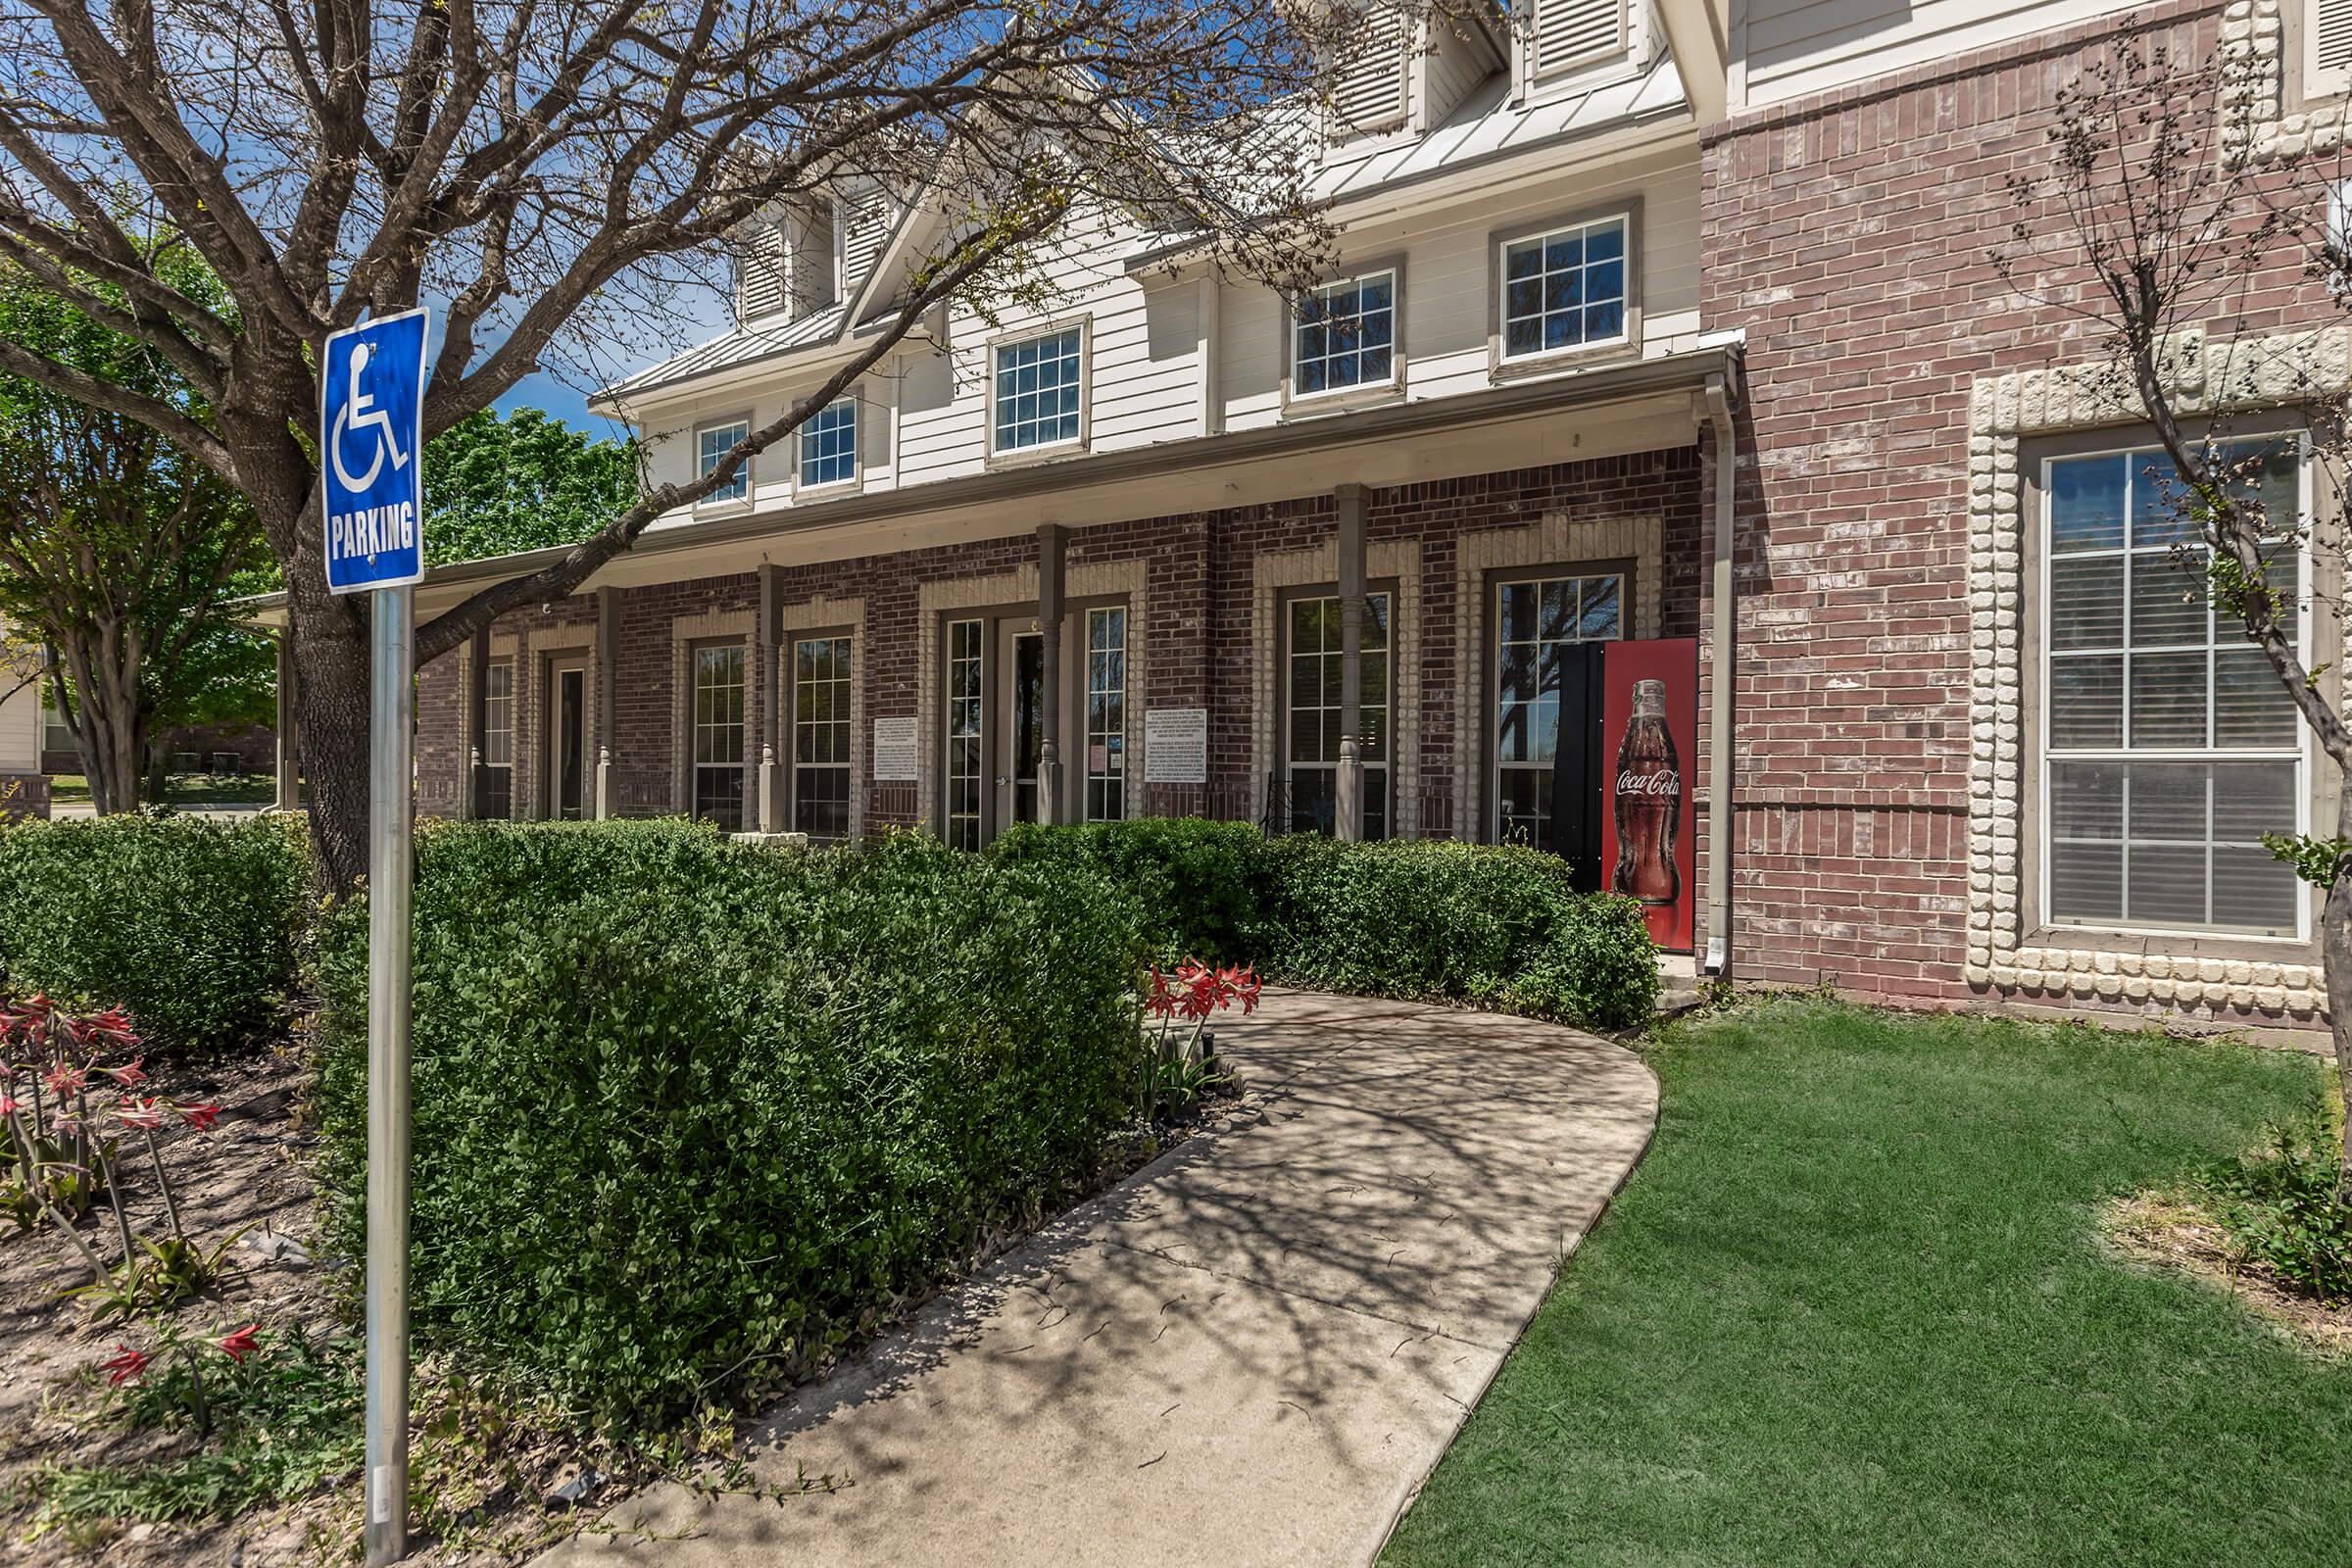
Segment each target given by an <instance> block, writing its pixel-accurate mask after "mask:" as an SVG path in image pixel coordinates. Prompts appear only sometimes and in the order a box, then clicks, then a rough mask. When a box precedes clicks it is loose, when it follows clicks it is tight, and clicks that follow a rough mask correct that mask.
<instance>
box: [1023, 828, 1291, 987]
mask: <svg viewBox="0 0 2352 1568" xmlns="http://www.w3.org/2000/svg"><path fill="white" fill-rule="evenodd" d="M989 848H990V853H991V854H992V855H994V856H995V857H996V858H998V859H1001V860H1005V861H1013V862H1019V863H1025V864H1026V863H1036V864H1051V865H1055V866H1065V865H1066V866H1082V867H1087V868H1090V869H1093V870H1096V871H1100V872H1102V873H1103V875H1105V876H1107V877H1109V878H1110V880H1111V881H1112V882H1114V883H1116V884H1118V885H1119V886H1121V887H1124V888H1126V889H1127V890H1128V891H1129V892H1130V893H1132V894H1133V895H1134V896H1135V898H1136V901H1137V902H1138V904H1139V905H1140V906H1141V907H1142V909H1143V918H1144V939H1145V941H1146V942H1147V943H1149V944H1150V946H1151V948H1152V955H1153V956H1155V957H1157V958H1159V959H1161V960H1162V961H1164V962H1175V961H1177V960H1180V959H1183V958H1185V957H1189V956H1194V955H1200V956H1209V957H1213V956H1219V955H1225V956H1237V955H1240V954H1244V953H1247V952H1249V951H1250V948H1251V945H1252V944H1253V943H1254V942H1255V941H1256V939H1257V931H1258V925H1259V921H1260V908H1261V907H1262V905H1263V903H1264V900H1265V891H1266V875H1267V869H1268V865H1267V850H1268V841H1267V839H1266V836H1265V835H1264V834H1263V833H1260V832H1259V831H1258V830H1257V829H1256V828H1254V827H1252V826H1250V824H1249V823H1247V822H1210V821H1206V820H1203V819H1201V818H1200V817H1144V818H1141V819H1139V820H1136V821H1133V822H1090V823H1088V824H1086V825H1085V826H1083V827H1038V826H1035V825H1033V824H1028V823H1023V824H1021V825H1019V826H1016V827H1012V828H1008V829H1006V830H1005V832H1004V833H1002V834H1000V835H999V836H998V838H997V839H996V841H995V843H993V844H992V845H991V846H990V847H989Z"/></svg>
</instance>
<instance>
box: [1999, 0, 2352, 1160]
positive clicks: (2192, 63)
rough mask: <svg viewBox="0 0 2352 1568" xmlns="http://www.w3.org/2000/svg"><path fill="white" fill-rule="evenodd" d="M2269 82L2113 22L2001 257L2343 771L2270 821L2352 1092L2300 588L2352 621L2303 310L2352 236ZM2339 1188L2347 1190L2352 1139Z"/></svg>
mask: <svg viewBox="0 0 2352 1568" xmlns="http://www.w3.org/2000/svg"><path fill="white" fill-rule="evenodd" d="M2276 92H2277V82H2276V81H2275V80H2274V79H2271V78H2269V77H2267V76H2266V74H2265V73H2264V72H2263V69H2262V67H2261V66H2260V64H2259V62H2256V61H2252V60H2249V59H2246V58H2243V57H2240V56H2235V55H2230V54H2221V55H2216V56H2212V57H2206V56H2202V55H2199V56H2194V57H2184V56H2182V55H2180V54H2179V53H2176V52H2174V51H2173V50H2171V49H2169V48H2168V47H2167V46H2166V44H2165V43H2164V42H2163V41H2162V38H2161V37H2160V36H2156V35H2147V36H2139V37H2132V38H2127V39H2124V40H2121V41H2119V42H2118V43H2117V44H2116V45H2114V46H2113V47H2112V48H2111V49H2110V51H2109V52H2107V53H2106V54H2105V55H2103V56H2101V57H2099V58H2097V59H2094V60H2093V61H2092V62H2091V63H2090V64H2088V65H2087V66H2086V67H2085V69H2084V71H2083V72H2082V75H2081V77H2080V78H2079V79H2078V80H2077V81H2075V82H2074V83H2073V84H2071V85H2069V86H2068V87H2066V88H2065V89H2063V90H2062V91H2061V92H2060V93H2059V95H2058V97H2057V99H2056V102H2055V113H2054V119H2053V123H2052V125H2051V128H2050V132H2049V152H2050V164H2049V172H2046V173H2044V174H2040V175H2036V176H2033V177H2016V178H2013V179H2011V181H2010V182H2009V193H2010V196H2011V199H2012V201H2013V204H2014V224H2013V228H2012V233H2011V239H2010V242H2009V243H2008V244H2007V245H2005V246H2003V247H2001V248H2000V249H1998V250H1997V251H1995V253H1994V255H1993V261H1994V264H1995V265H1996V267H1997V268H1998V269H1999V270H2000V272H2001V274H2002V276H2003V277H2004V278H2005V279H2006V280H2007V281H2008V282H2009V284H2010V285H2011V287H2012V288H2013V289H2015V290H2016V291H2017V292H2018V293H2020V294H2021V295H2024V296H2025V297H2027V298H2029V299H2031V300H2034V302H2036V303H2038V304H2041V305H2044V306H2047V307H2050V308H2051V309H2053V310H2054V311H2055V312H2057V313H2059V314H2060V315H2062V316H2065V317H2071V318H2073V319H2075V320H2076V321H2077V322H2078V323H2079V324H2080V325H2081V326H2082V328H2083V336H2084V340H2085V342H2086V344H2087V346H2089V347H2091V348H2092V349H2094V350H2096V351H2098V352H2099V353H2100V354H2101V355H2102V356H2103V357H2102V359H2101V360H2100V361H2099V362H2098V365H2097V368H2096V369H2095V370H2094V371H2093V372H2092V374H2091V377H2090V381H2089V387H2088V390H2090V391H2091V392H2092V394H2093V396H2094V397H2095V399H2096V400H2097V402H2098V403H2099V404H2100V405H2102V406H2104V407H2106V408H2108V409H2110V410H2112V411H2113V412H2114V413H2115V414H2116V416H2117V417H2118V418H2119V419H2131V418H2139V419H2144V420H2145V421H2146V422H2147V424H2148V425H2149V426H2150V427H2151V428H2152V430H2153V432H2154V438H2155V445H2156V447H2157V448H2158V449H2159V450H2160V452H2161V454H2162V456H2161V460H2160V461H2157V462H2152V463H2149V464H2147V465H2144V466H2143V468H2142V471H2141V472H2140V473H2139V474H2138V475H2137V476H2136V478H2137V480H2138V481H2139V482H2141V483H2142V484H2144V485H2145V487H2146V491H2147V493H2148V494H2150V495H2151V496H2152V497H2154V498H2155V505H2156V509H2157V510H2158V512H2159V514H2160V516H2159V517H2158V519H2157V522H2158V524H2159V526H2158V531H2159V532H2161V533H2162V534H2164V535H2165V536H2168V537H2170V538H2172V539H2173V540H2175V541H2176V542H2175V543H2173V544H2172V546H2171V549H2170V556H2171V559H2172V561H2173V563H2174V564H2176V565H2177V567H2178V568H2179V570H2180V572H2181V573H2182V596H2183V597H2184V598H2185V599H2187V600H2189V601H2191V602H2194V603H2196V604H2199V605H2203V604H2206V603H2210V604H2211V605H2212V606H2213V607H2214V610H2215V612H2216V613H2217V614H2218V615H2219V616H2220V617H2221V622H2222V623H2223V624H2226V625H2229V626H2230V627H2231V628H2232V629H2233V630H2234V631H2236V632H2242V634H2243V635H2244V637H2245V639H2246V641H2247V642H2248V643H2249V644H2250V645H2252V646H2253V647H2254V648H2257V649H2260V650H2261V652H2262V654H2263V656H2264V658H2265V660H2266V661H2267V662H2268V664H2269V666H2270V670H2271V672H2272V673H2273V674H2274V675H2275V676H2276V677H2277V679H2278V683H2279V687H2280V689H2281V690H2280V696H2279V700H2280V702H2281V703H2283V704H2287V705H2291V708H2292V711H2293V712H2294V713H2295V715H2296V716H2297V719H2298V721H2299V723H2300V725H2301V726H2302V727H2303V728H2305V729H2307V730H2308V731H2309V733H2310V736H2311V738H2312V740H2313V742H2314V744H2315V745H2316V748H2317V750H2318V753H2319V755H2320V758H2321V760H2322V765H2323V766H2324V767H2326V768H2327V769H2328V770H2330V771H2331V772H2332V774H2333V777H2334V781H2335V784H2336V788H2335V790H2334V791H2333V792H2332V793H2333V794H2334V796H2335V799H2336V801H2337V803H2338V804H2337V811H2338V818H2337V821H2336V823H2335V824H2334V829H2333V831H2332V832H2327V831H2325V830H2323V831H2320V832H2315V833H2310V834H2295V833H2286V832H2272V833H2266V834H2265V835H2264V838H2263V842H2264V843H2265V845H2266V846H2268V847H2269V848H2270V850H2271V852H2272V854H2273V855H2275V856H2277V857H2278V858H2279V859H2282V860H2286V861H2288V862H2289V863H2291V864H2292V865H2293V866H2294V868H2295V870H2296V872H2297V874H2298V875H2299V876H2301V877H2302V878H2303V879H2304V880H2306V881H2308V882H2312V883H2314V884H2316V885H2318V886H2320V887H2322V888H2324V889H2326V890H2327V891H2326V900H2325V904H2324V909H2323V914H2322V919H2321V949H2322V957H2323V965H2324V969H2325V974H2326V983H2327V995H2328V998H2329V1004H2330V1005H2329V1018H2330V1021H2331V1025H2332V1030H2333V1036H2334V1047H2335V1059H2336V1069H2337V1073H2338V1075H2339V1077H2340V1079H2341V1081H2342V1083H2343V1086H2344V1088H2345V1090H2346V1091H2347V1094H2348V1096H2352V790H2346V789H2345V788H2344V783H2345V773H2346V770H2347V769H2348V768H2352V722H2347V717H2346V712H2345V708H2344V692H2343V688H2342V684H2341V682H2340V681H2339V680H2338V679H2337V678H2335V675H2334V672H2333V671H2332V670H2331V669H2330V668H2329V667H2328V665H2327V663H2325V662H2316V655H2315V649H2314V647H2313V646H2311V645H2310V644H2308V643H2307V642H2306V641H2305V640H2304V639H2303V638H2302V637H2301V635H2300V627H2301V623H2302V609H2303V607H2304V606H2305V605H2309V606H2311V607H2312V608H2313V611H2314V614H2313V617H2312V619H2313V624H2314V626H2315V627H2319V626H2324V625H2326V624H2327V621H2328V619H2329V617H2332V618H2333V621H2334V623H2335V625H2336V626H2337V627H2339V628H2340V627H2341V625H2342V617H2343V608H2344V601H2343V598H2342V594H2343V585H2344V584H2345V582H2346V581H2347V580H2348V579H2347V576H2346V573H2347V569H2348V568H2352V557H2348V552H2347V548H2346V545H2347V537H2346V533H2345V526H2344V508H2343V505H2342V501H2343V492H2342V486H2343V479H2344V475H2345V473H2346V471H2347V463H2348V461H2352V441H2348V440H2347V430H2346V424H2345V418H2344V416H2345V412H2346V411H2345V408H2344V396H2345V392H2346V385H2345V383H2344V380H2343V377H2342V376H2340V375H2338V374H2334V373H2329V372H2326V371H2325V370H2324V367H2323V364H2322V361H2321V358H2320V357H2319V356H2317V355H2315V354H2313V353H2312V352H2311V345H2312V343H2313V341H2314V340H2313V338H2312V336H2311V334H2310V331H2309V329H2310V328H2312V327H2315V326H2320V325H2326V324H2328V322H2329V321H2330V319H2331V318H2332V319H2341V318H2342V313H2343V312H2344V310H2345V309H2346V307H2347V305H2348V304H2352V286H2347V285H2352V253H2347V251H2346V248H2345V244H2344V238H2343V235H2342V232H2341V223H2340V221H2339V220H2335V219H2331V218H2330V216H2329V215H2330V204H2331V201H2332V200H2333V199H2334V197H2333V192H2334V191H2335V190H2336V189H2337V188H2338V180H2339V177H2340V174H2339V171H2338V170H2337V168H2336V167H2335V164H2336V160H2335V159H2334V158H2332V157H2326V158H2323V157H2320V156H2317V155H2310V154H2306V155H2302V156H2297V157H2278V156H2271V157H2258V156H2257V152H2258V150H2259V149H2260V140H2259V137H2258V134H2257V133H2258V131H2259V129H2260V119H2261V117H2262V115H2263V114H2264V113H2265V109H2266V105H2268V104H2270V103H2271V102H2272V101H2273V95H2275V94H2276ZM2298 329H2299V330H2298ZM2282 424H2283V425H2287V426H2292V427H2293V429H2294V434H2293V435H2292V436H2291V437H2289V438H2282V437H2281V434H2280V431H2281V427H2282ZM2305 450H2307V451H2308V453H2309V456H2310V461H2309V463H2308V465H2307V470H2308V472H2309V474H2310V476H2311V481H2310V490H2311V493H2312V497H2311V502H2310V504H2308V505H2307V504H2306V502H2305V500H2304V499H2303V496H2302V493H2301V492H2302V489H2303V486H2302V485H2301V484H2300V483H2299V482H2298V473H2297V467H2298V464H2299V463H2301V458H2302V451H2305ZM2305 563H2308V564H2309V565H2310V570H2309V571H2308V572H2306V571H2305V570H2304V569H2303V566H2304V564H2305ZM2135 602H2136V601H2135ZM2318 641H2319V639H2317V638H2314V639H2312V642H2315V643H2316V642H2318ZM2337 1195H2338V1198H2339V1200H2340V1201H2345V1202H2347V1203H2352V1144H2348V1145H2347V1147H2346V1149H2345V1152H2344V1153H2343V1157H2342V1163H2341V1165H2340V1168H2339V1174H2338V1184H2337Z"/></svg>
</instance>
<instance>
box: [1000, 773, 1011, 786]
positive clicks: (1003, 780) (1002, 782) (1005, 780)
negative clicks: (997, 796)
mask: <svg viewBox="0 0 2352 1568" xmlns="http://www.w3.org/2000/svg"><path fill="white" fill-rule="evenodd" d="M1011 782H1012V780H1010V779H1009V778H1006V777H1005V775H1004V774H1002V773H999V774H998V775H997V788H999V789H1003V788H1004V787H1005V785H1007V784H1009V783H1011Z"/></svg>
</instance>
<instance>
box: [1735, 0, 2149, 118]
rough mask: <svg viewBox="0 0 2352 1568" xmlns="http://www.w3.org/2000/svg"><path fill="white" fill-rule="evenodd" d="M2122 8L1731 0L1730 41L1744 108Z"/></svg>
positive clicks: (2082, 2)
mask: <svg viewBox="0 0 2352 1568" xmlns="http://www.w3.org/2000/svg"><path fill="white" fill-rule="evenodd" d="M2132 9H2134V7H2133V5H2132V3H2131V0H1733V6H1732V48H1733V53H1734V55H1735V56H1736V57H1737V59H1738V60H1740V61H1743V62H1744V64H1745V67H1746V80H1747V97H1746V103H1747V106H1748V107H1751V108H1752V107H1756V106H1760V105H1763V104H1771V103H1780V102H1784V101H1786V100H1788V99H1790V98H1798V97H1802V96H1804V95H1805V94H1807V93H1812V92H1819V91H1821V90H1823V89H1824V88H1828V87H1838V86H1843V85H1845V84H1847V83H1849V82H1855V81H1862V80H1866V79H1868V78H1869V77H1872V76H1881V75H1885V74H1887V73H1889V72H1895V71H1901V70H1903V69H1905V68H1906V67H1910V66H1917V65H1923V64H1926V63H1928V62H1930V61H1935V60H1940V59H1944V58H1946V57H1948V56H1951V55H1954V54H1958V53H1960V52H1961V51H1963V50H1968V49H1981V48H1983V47H1985V45H1987V44H1992V43H1999V42H2001V41H2003V40H2004V39H2009V38H2022V37H2026V36H2028V35H2030V34H2033V33H2037V32H2047V31H2050V30H2051V29H2053V28H2057V27H2064V26H2068V25H2072V24H2074V23H2078V22H2083V21H2087V20H2089V19H2090V18H2092V17H2097V16H2102V15H2105V14H2106V13H2109V12H2117V11H2129V10H2132ZM1737 74H1738V73H1735V76H1737ZM1733 107H1734V108H1735V109H1736V108H1739V107H1740V105H1737V104H1735V105H1734V106H1733Z"/></svg>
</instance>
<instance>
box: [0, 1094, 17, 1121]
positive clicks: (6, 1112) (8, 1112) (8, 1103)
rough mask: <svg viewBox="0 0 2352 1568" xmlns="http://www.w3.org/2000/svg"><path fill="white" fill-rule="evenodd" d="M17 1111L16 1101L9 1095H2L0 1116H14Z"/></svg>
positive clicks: (0, 1096)
mask: <svg viewBox="0 0 2352 1568" xmlns="http://www.w3.org/2000/svg"><path fill="white" fill-rule="evenodd" d="M17 1110H18V1104H17V1102H16V1100H15V1099H14V1098H13V1097H11V1096H9V1095H7V1094H4V1093H0V1116H14V1115H15V1114H16V1113H17Z"/></svg>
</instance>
